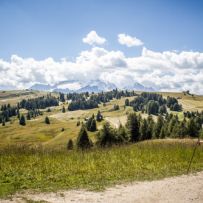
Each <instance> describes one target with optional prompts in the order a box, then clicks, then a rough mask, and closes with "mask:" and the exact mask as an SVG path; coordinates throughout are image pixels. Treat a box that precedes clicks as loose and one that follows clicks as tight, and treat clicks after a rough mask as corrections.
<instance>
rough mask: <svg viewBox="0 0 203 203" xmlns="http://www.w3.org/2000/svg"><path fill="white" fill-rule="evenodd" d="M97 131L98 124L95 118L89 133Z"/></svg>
mask: <svg viewBox="0 0 203 203" xmlns="http://www.w3.org/2000/svg"><path fill="white" fill-rule="evenodd" d="M96 130H97V124H96V120H95V119H94V118H93V119H92V122H91V124H90V129H89V131H91V132H94V131H96Z"/></svg>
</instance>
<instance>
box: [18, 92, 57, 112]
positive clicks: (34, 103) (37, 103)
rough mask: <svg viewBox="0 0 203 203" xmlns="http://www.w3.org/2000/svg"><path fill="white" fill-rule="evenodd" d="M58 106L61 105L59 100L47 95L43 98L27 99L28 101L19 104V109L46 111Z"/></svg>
mask: <svg viewBox="0 0 203 203" xmlns="http://www.w3.org/2000/svg"><path fill="white" fill-rule="evenodd" d="M58 105H59V102H58V99H57V98H55V97H53V96H51V95H47V96H46V97H45V96H42V97H37V98H33V99H27V100H26V99H23V100H22V101H20V103H19V104H18V106H19V108H24V109H27V110H35V109H45V108H47V107H51V106H58Z"/></svg>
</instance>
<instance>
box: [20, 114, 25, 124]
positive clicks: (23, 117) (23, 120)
mask: <svg viewBox="0 0 203 203" xmlns="http://www.w3.org/2000/svg"><path fill="white" fill-rule="evenodd" d="M19 124H20V125H23V126H25V125H26V122H25V116H24V115H21V117H20V121H19Z"/></svg>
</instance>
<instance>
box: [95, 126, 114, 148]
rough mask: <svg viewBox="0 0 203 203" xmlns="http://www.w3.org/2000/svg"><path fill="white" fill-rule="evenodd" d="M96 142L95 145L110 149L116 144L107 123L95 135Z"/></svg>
mask: <svg viewBox="0 0 203 203" xmlns="http://www.w3.org/2000/svg"><path fill="white" fill-rule="evenodd" d="M97 136H98V142H97V144H98V145H99V146H101V147H110V146H112V145H113V144H116V136H115V132H114V131H113V129H112V128H111V126H110V124H109V122H105V123H104V125H103V128H102V129H101V130H100V131H99V133H98V134H97Z"/></svg>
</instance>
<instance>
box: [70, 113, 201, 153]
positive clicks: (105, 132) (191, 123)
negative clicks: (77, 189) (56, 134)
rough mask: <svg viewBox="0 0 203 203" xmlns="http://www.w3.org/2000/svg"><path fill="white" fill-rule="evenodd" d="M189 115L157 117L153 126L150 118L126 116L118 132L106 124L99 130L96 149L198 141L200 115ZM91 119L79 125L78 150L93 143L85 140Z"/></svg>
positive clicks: (88, 139)
mask: <svg viewBox="0 0 203 203" xmlns="http://www.w3.org/2000/svg"><path fill="white" fill-rule="evenodd" d="M192 115H193V116H191V117H190V118H188V117H187V116H184V118H183V120H180V119H179V118H178V116H177V115H174V114H168V113H167V114H166V115H165V116H163V115H159V116H158V117H157V121H156V122H155V120H154V119H153V117H152V115H149V116H148V117H147V118H142V117H141V115H140V114H139V115H137V114H136V113H130V114H128V116H127V122H126V124H125V126H122V125H120V126H119V128H118V129H117V128H113V127H112V126H111V125H110V124H109V123H108V122H105V123H104V125H103V127H102V129H100V130H99V131H98V132H97V141H96V143H95V145H96V146H98V147H111V146H113V145H123V144H128V143H135V142H139V141H143V140H150V139H163V138H166V137H169V138H185V137H198V136H199V135H200V133H202V124H203V112H201V113H199V112H198V113H195V114H192ZM94 119H95V118H94V116H92V117H91V119H90V120H88V122H86V124H82V126H81V130H80V132H79V135H78V138H77V141H76V146H77V148H79V149H82V150H84V149H88V148H91V147H92V146H93V142H92V141H91V139H90V138H89V136H88V131H92V129H90V128H91V127H90V126H92V124H91V123H92V122H93V120H94ZM94 122H95V121H94ZM94 125H95V124H94ZM94 130H95V129H94ZM70 145H71V147H70ZM67 148H68V149H70V148H71V149H72V148H73V141H72V140H69V141H68V144H67Z"/></svg>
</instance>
